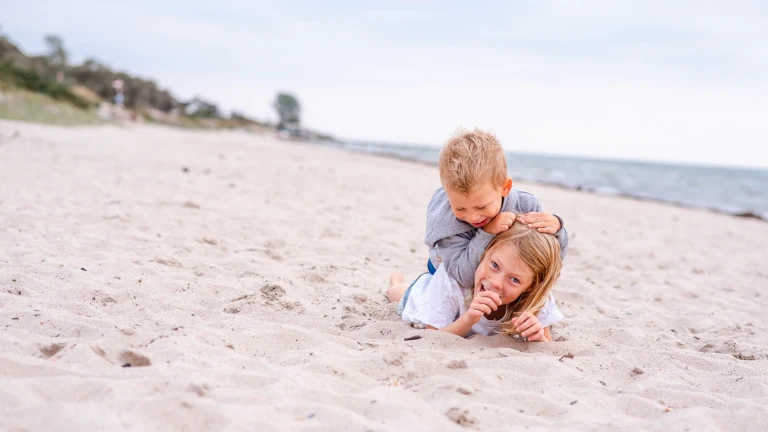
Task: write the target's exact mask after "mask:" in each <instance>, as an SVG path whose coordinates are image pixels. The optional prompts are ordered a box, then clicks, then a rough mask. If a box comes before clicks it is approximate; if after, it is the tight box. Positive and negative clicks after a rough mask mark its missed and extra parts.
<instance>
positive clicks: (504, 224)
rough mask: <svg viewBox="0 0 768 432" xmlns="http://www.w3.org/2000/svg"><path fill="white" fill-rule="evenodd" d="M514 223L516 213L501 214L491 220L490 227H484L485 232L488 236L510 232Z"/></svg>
mask: <svg viewBox="0 0 768 432" xmlns="http://www.w3.org/2000/svg"><path fill="white" fill-rule="evenodd" d="M555 219H557V218H555ZM513 223H515V214H514V213H511V212H501V213H499V214H497V215H496V216H495V217H494V218H493V219H491V221H490V222H488V225H486V226H484V227H483V231H485V232H487V233H488V234H493V235H496V234H499V233H503V232H504V231H506V230H508V229H509V227H511V226H512V224H513Z"/></svg>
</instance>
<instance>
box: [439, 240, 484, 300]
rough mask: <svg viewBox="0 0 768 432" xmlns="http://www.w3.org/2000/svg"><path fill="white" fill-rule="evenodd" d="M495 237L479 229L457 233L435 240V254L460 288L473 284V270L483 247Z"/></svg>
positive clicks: (477, 263) (478, 262)
mask: <svg viewBox="0 0 768 432" xmlns="http://www.w3.org/2000/svg"><path fill="white" fill-rule="evenodd" d="M493 237H495V236H494V235H493V234H488V233H487V232H485V231H483V230H481V229H479V230H476V232H474V233H471V232H470V233H464V234H457V235H455V236H450V237H446V238H444V239H442V240H440V241H438V242H437V254H438V255H439V256H440V259H442V260H443V263H442V264H441V265H444V266H445V271H446V273H448V276H450V277H451V278H452V279H453V280H455V281H456V282H457V283H458V284H459V286H460V287H462V288H472V287H474V285H475V270H477V266H479V265H480V258H482V256H483V252H484V251H485V248H486V247H488V245H489V244H490V243H491V240H493Z"/></svg>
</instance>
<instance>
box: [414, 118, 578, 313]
mask: <svg viewBox="0 0 768 432" xmlns="http://www.w3.org/2000/svg"><path fill="white" fill-rule="evenodd" d="M438 167H439V171H440V181H441V183H442V184H443V187H441V188H439V189H437V191H436V192H435V194H434V195H433V196H432V199H431V201H430V202H429V205H428V207H427V228H426V235H425V239H424V240H425V243H426V244H427V246H428V247H429V249H430V250H429V260H428V261H427V269H428V270H429V273H430V274H435V272H436V270H437V269H438V268H440V267H444V270H445V273H446V274H447V276H448V277H450V278H451V279H453V280H454V281H456V283H457V284H458V286H459V287H461V288H462V289H464V290H472V289H475V288H476V287H475V280H474V279H475V278H474V275H475V270H476V269H477V268H478V266H479V265H480V260H481V257H482V254H483V251H484V250H485V249H486V248H487V247H488V245H489V244H490V243H491V241H493V239H494V237H495V236H496V235H498V234H501V233H503V232H505V231H507V230H508V229H509V228H510V227H511V226H513V224H514V223H515V222H517V223H523V224H526V225H527V226H528V227H529V228H533V229H536V230H537V231H538V232H541V233H546V234H553V235H554V236H555V237H556V238H557V240H558V241H559V243H560V257H561V259H562V260H564V259H565V255H566V253H567V251H568V232H567V231H566V230H565V227H564V226H563V221H562V219H560V217H558V216H556V215H553V214H549V213H544V212H542V207H541V204H540V203H539V200H538V199H536V197H535V196H534V195H532V194H530V193H528V192H523V191H520V190H517V189H514V188H513V187H512V179H511V178H510V177H509V174H508V172H507V160H506V155H505V154H504V149H503V148H502V146H501V143H499V140H498V139H497V138H496V136H495V135H493V134H492V133H489V132H485V131H482V130H479V129H475V130H473V131H465V130H460V131H458V132H457V133H456V134H454V136H453V137H451V138H450V139H449V140H448V141H447V142H446V143H445V145H444V146H443V149H442V150H441V151H440V156H439V159H438ZM516 215H517V216H516ZM543 311H545V313H546V314H547V315H550V316H557V317H560V318H562V314H561V313H560V311H559V310H558V309H557V306H556V305H555V299H554V296H552V295H551V294H550V295H549V296H548V298H547V302H546V304H545V305H544V307H543Z"/></svg>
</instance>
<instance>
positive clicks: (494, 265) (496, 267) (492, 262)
mask: <svg viewBox="0 0 768 432" xmlns="http://www.w3.org/2000/svg"><path fill="white" fill-rule="evenodd" d="M491 267H493V269H494V270H498V269H499V265H498V264H496V263H495V262H494V261H491Z"/></svg>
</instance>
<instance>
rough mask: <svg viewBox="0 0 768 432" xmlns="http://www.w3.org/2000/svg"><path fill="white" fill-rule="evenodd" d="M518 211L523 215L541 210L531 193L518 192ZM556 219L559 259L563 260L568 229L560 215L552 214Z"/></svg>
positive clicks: (565, 253)
mask: <svg viewBox="0 0 768 432" xmlns="http://www.w3.org/2000/svg"><path fill="white" fill-rule="evenodd" d="M518 197H519V205H520V212H521V213H523V215H526V214H528V213H535V212H543V211H544V210H543V209H542V208H541V203H540V202H539V199H538V198H536V197H535V196H534V195H533V194H530V193H527V192H520V193H518ZM553 216H554V217H556V218H557V220H559V221H560V230H559V231H557V232H556V233H555V238H557V241H558V243H560V259H561V260H563V261H564V260H565V256H566V255H567V254H568V231H567V230H566V229H565V222H563V218H561V217H560V216H558V215H556V214H553Z"/></svg>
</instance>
